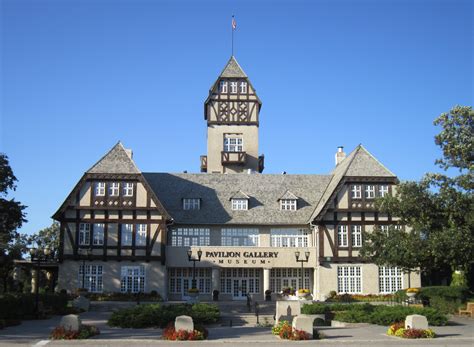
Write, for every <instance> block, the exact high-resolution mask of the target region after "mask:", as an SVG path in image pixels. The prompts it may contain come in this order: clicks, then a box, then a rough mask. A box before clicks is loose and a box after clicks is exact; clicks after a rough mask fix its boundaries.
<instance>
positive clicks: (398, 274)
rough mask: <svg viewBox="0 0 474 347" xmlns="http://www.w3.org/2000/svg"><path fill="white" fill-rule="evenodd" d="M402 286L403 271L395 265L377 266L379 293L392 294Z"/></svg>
mask: <svg viewBox="0 0 474 347" xmlns="http://www.w3.org/2000/svg"><path fill="white" fill-rule="evenodd" d="M402 288H403V272H402V270H401V269H400V268H398V267H395V266H379V293H380V294H393V293H395V292H396V291H398V290H401V289H402Z"/></svg>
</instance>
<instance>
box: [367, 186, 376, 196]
mask: <svg viewBox="0 0 474 347" xmlns="http://www.w3.org/2000/svg"><path fill="white" fill-rule="evenodd" d="M365 198H366V199H374V198H375V185H373V184H367V185H366V186H365Z"/></svg>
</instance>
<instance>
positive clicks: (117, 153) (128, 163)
mask: <svg viewBox="0 0 474 347" xmlns="http://www.w3.org/2000/svg"><path fill="white" fill-rule="evenodd" d="M87 173H114V174H119V173H120V174H137V173H140V170H138V168H137V166H136V165H135V162H134V161H133V159H132V151H131V150H129V149H125V148H124V147H123V145H122V142H120V141H119V142H118V143H117V144H116V145H115V146H114V147H112V149H111V150H110V151H109V152H107V154H106V155H104V156H103V157H102V158H101V159H100V160H99V161H98V162H97V163H95V164H94V166H92V167H91V168H90V169H89V170H87Z"/></svg>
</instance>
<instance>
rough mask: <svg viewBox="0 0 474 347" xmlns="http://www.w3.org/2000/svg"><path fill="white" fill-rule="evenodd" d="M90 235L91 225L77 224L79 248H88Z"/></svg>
mask: <svg viewBox="0 0 474 347" xmlns="http://www.w3.org/2000/svg"><path fill="white" fill-rule="evenodd" d="M90 235H91V225H90V224H89V223H80V224H79V246H89V245H90V239H91V238H90Z"/></svg>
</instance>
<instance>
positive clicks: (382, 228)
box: [379, 225, 388, 234]
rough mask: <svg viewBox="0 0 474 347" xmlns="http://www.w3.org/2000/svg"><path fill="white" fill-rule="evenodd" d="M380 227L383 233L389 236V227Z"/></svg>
mask: <svg viewBox="0 0 474 347" xmlns="http://www.w3.org/2000/svg"><path fill="white" fill-rule="evenodd" d="M379 227H380V230H381V231H382V232H383V233H385V234H388V225H380V226H379Z"/></svg>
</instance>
